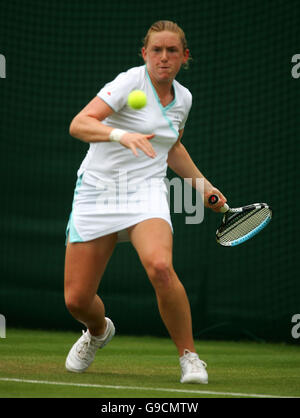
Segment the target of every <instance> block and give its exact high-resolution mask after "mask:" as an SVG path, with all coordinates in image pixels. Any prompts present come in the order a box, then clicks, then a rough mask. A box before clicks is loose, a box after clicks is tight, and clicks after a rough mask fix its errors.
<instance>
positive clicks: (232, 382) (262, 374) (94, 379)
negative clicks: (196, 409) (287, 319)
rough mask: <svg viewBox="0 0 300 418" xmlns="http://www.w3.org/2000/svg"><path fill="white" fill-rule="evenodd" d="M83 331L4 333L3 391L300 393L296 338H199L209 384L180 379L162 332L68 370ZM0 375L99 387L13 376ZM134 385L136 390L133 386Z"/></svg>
mask: <svg viewBox="0 0 300 418" xmlns="http://www.w3.org/2000/svg"><path fill="white" fill-rule="evenodd" d="M78 336H79V335H78V334H75V333H71V332H50V331H36V330H34V331H33V330H13V329H8V330H7V335H6V339H0V398H4V397H8V398H14V397H20V398H25V397H31V398H35V397H36V398H38V397H52V398H55V397H59V398H64V397H66V398H67V397H68V398H70V397H75V398H84V397H90V398H176V397H177V398H201V397H214V398H218V397H236V395H230V394H224V392H225V393H240V394H262V395H273V396H291V397H294V396H300V379H299V376H300V352H299V347H297V346H294V345H286V344H269V343H256V342H226V341H196V347H197V351H198V353H199V355H200V358H202V359H203V360H204V361H206V362H207V364H208V368H207V370H208V375H209V384H208V385H191V384H190V385H189V384H181V383H179V378H180V368H179V362H178V356H177V352H176V349H175V347H174V345H173V343H172V342H171V341H170V340H169V339H163V338H153V337H125V336H116V337H115V338H114V339H113V340H112V341H111V343H110V344H109V345H108V346H107V347H105V348H104V349H103V350H100V351H99V352H98V353H97V356H96V359H95V361H94V363H93V364H92V365H91V367H90V368H89V370H88V371H87V372H85V373H83V374H73V373H69V372H67V371H66V370H65V368H64V362H65V358H66V355H67V353H68V351H69V349H70V347H71V346H72V344H73V343H74V342H75V341H76V339H77V338H78ZM3 378H10V379H12V378H15V379H21V380H38V381H47V382H60V383H70V384H92V385H98V387H77V386H72V385H64V384H62V385H54V384H48V383H47V384H42V383H28V382H13V381H4V380H1V379H3ZM101 386H111V387H110V388H109V387H101ZM115 386H123V388H116V387H115ZM133 387H135V388H136V389H130V388H133ZM144 388H149V389H144ZM151 388H152V389H151ZM153 388H156V389H158V388H164V389H167V390H166V391H162V390H153ZM172 389H176V390H177V391H178V392H176V391H175V392H172ZM184 391H186V392H184ZM188 391H194V392H191V393H189V392H188ZM195 391H196V392H198V393H196V392H195ZM203 391H204V392H205V391H209V392H215V393H211V394H207V393H201V392H203ZM240 396H242V395H240Z"/></svg>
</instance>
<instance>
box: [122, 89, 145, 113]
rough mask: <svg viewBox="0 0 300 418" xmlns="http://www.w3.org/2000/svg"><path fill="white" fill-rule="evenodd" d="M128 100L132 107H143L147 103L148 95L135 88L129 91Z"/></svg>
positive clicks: (136, 108)
mask: <svg viewBox="0 0 300 418" xmlns="http://www.w3.org/2000/svg"><path fill="white" fill-rule="evenodd" d="M127 102H128V105H129V106H130V107H131V108H132V109H135V110H138V109H142V107H144V106H146V104H147V96H146V94H145V93H144V92H143V91H142V90H133V91H132V92H131V93H129V95H128V99H127Z"/></svg>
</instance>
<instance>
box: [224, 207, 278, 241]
mask: <svg viewBox="0 0 300 418" xmlns="http://www.w3.org/2000/svg"><path fill="white" fill-rule="evenodd" d="M270 216H271V213H270V209H269V208H261V209H254V210H251V211H247V212H242V213H240V214H238V216H233V217H232V218H229V219H228V222H227V221H226V220H225V224H224V225H222V227H220V229H219V230H218V233H217V237H218V240H219V242H220V243H221V244H222V243H223V244H226V243H230V242H233V241H235V240H237V239H240V238H242V237H244V236H246V235H247V234H249V233H250V232H252V231H253V230H255V229H256V228H258V227H259V226H260V225H261V224H262V223H263V222H264V221H265V220H266V219H267V218H270Z"/></svg>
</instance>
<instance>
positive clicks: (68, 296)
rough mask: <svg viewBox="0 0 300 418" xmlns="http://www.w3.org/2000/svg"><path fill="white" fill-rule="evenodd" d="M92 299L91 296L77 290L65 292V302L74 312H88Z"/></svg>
mask: <svg viewBox="0 0 300 418" xmlns="http://www.w3.org/2000/svg"><path fill="white" fill-rule="evenodd" d="M90 303H91V301H90V300H89V298H87V297H85V296H83V295H82V294H77V293H76V292H65V304H66V307H67V309H68V311H69V312H71V313H72V314H81V313H83V312H86V310H87V309H88V307H89V305H90Z"/></svg>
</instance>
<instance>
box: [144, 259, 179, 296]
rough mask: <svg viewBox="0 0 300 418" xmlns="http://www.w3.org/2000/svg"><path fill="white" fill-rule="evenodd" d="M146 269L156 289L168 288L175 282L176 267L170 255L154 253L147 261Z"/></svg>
mask: <svg viewBox="0 0 300 418" xmlns="http://www.w3.org/2000/svg"><path fill="white" fill-rule="evenodd" d="M146 271H147V274H148V276H149V279H150V281H151V283H152V284H153V286H154V288H155V289H157V290H158V289H166V290H167V289H168V288H170V286H171V285H172V282H173V273H174V269H173V266H172V263H171V260H169V258H168V257H164V256H161V255H156V256H155V255H154V256H152V257H151V258H149V260H148V261H147V262H146Z"/></svg>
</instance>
